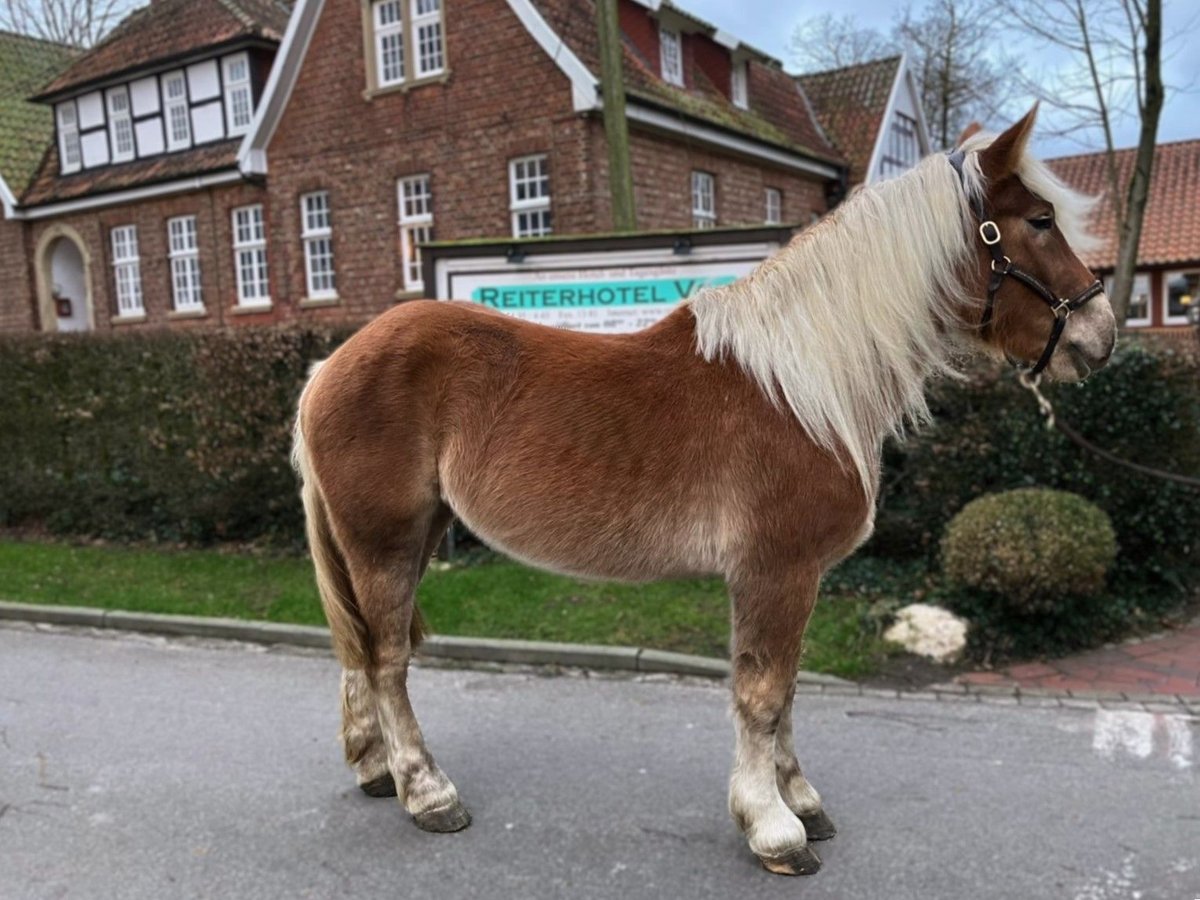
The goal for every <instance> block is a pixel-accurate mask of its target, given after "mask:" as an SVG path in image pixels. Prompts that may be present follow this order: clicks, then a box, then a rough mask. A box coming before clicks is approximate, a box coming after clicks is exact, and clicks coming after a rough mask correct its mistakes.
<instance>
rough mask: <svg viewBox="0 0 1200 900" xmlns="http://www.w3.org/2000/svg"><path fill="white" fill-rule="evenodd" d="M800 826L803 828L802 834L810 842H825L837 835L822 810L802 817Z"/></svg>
mask: <svg viewBox="0 0 1200 900" xmlns="http://www.w3.org/2000/svg"><path fill="white" fill-rule="evenodd" d="M800 824H801V825H803V826H804V833H805V834H807V835H808V839H809V840H810V841H827V840H829V839H830V838H831V837H833V836H834V835H835V834H837V827H836V826H835V825H834V824H833V821H832V820H831V819H830V818H829V816H827V815H825V810H823V809H818V810H817V811H816V812H813V813H806V814H805V815H802V816H801V817H800Z"/></svg>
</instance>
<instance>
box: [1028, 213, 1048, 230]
mask: <svg viewBox="0 0 1200 900" xmlns="http://www.w3.org/2000/svg"><path fill="white" fill-rule="evenodd" d="M1029 224H1030V225H1032V226H1033V227H1034V228H1036V229H1037V230H1038V231H1049V230H1050V229H1051V228H1053V227H1054V216H1037V217H1036V218H1033V219H1030V220H1029Z"/></svg>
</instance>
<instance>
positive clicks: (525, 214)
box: [508, 155, 552, 238]
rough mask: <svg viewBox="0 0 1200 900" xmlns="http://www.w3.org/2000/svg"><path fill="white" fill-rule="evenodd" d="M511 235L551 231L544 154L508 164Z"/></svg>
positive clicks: (537, 235) (548, 175)
mask: <svg viewBox="0 0 1200 900" xmlns="http://www.w3.org/2000/svg"><path fill="white" fill-rule="evenodd" d="M508 187H509V196H510V199H511V201H512V207H511V208H512V228H513V237H519V238H523V237H541V236H543V235H547V234H550V232H551V230H552V228H551V222H550V171H549V167H548V166H547V164H546V157H545V156H544V155H543V156H525V157H522V158H521V159H514V160H512V161H511V162H509V164H508Z"/></svg>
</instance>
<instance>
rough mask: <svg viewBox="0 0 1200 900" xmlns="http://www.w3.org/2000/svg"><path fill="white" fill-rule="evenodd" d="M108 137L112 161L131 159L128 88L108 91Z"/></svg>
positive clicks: (131, 121) (131, 131) (131, 144)
mask: <svg viewBox="0 0 1200 900" xmlns="http://www.w3.org/2000/svg"><path fill="white" fill-rule="evenodd" d="M108 139H109V141H111V143H112V158H113V162H125V161H127V160H130V159H133V119H132V118H130V114H129V88H127V87H118V88H113V89H112V90H111V91H109V92H108Z"/></svg>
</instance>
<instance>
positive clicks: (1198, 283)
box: [1163, 271, 1200, 325]
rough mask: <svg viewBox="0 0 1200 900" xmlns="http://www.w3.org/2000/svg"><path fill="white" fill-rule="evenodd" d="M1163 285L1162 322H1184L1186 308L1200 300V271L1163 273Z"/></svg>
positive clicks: (1173, 323) (1185, 320)
mask: <svg viewBox="0 0 1200 900" xmlns="http://www.w3.org/2000/svg"><path fill="white" fill-rule="evenodd" d="M1163 285H1164V290H1165V291H1166V298H1165V300H1166V304H1165V308H1164V309H1163V324H1164V325H1184V324H1186V323H1187V320H1188V310H1190V309H1192V307H1193V306H1195V305H1196V303H1197V302H1200V271H1198V272H1167V273H1166V274H1165V275H1163Z"/></svg>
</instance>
